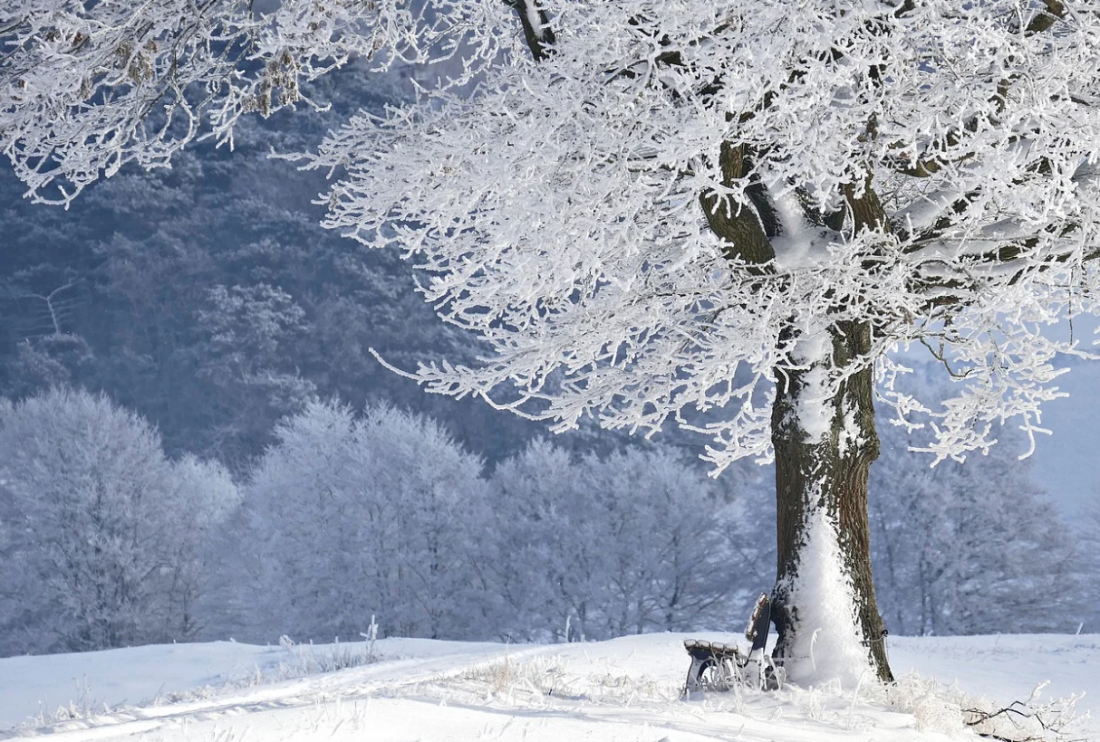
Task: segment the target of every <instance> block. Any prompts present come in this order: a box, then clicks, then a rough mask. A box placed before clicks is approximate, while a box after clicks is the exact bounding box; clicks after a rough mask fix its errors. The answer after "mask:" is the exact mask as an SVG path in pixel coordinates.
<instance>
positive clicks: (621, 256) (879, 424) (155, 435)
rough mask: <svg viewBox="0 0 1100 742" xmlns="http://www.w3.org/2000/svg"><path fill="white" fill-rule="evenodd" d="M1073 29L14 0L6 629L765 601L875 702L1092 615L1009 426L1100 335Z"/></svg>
mask: <svg viewBox="0 0 1100 742" xmlns="http://www.w3.org/2000/svg"><path fill="white" fill-rule="evenodd" d="M1096 38H1100V13H1098V12H1097V10H1096V9H1095V8H1094V7H1093V6H1092V4H1091V3H1089V2H1084V1H1083V0H983V1H981V2H977V3H962V4H959V3H953V2H948V0H858V1H849V0H806V1H800V2H777V3H767V4H746V3H743V2H738V1H735V0H731V1H729V2H715V3H702V2H696V1H693V0H676V1H674V2H667V1H662V2H653V1H652V0H627V1H625V2H616V3H590V2H585V1H583V0H560V2H548V1H544V0H500V2H481V1H479V0H421V1H419V2H406V1H405V0H382V1H381V2H366V3H359V2H327V0H308V1H307V0H275V1H273V2H260V3H252V2H248V3H239V2H236V1H235V0H206V1H205V2H201V3H194V2H192V1H191V0H170V1H169V2H164V3H160V4H155V5H133V4H130V3H124V2H118V1H117V0H103V1H102V2H89V3H79V2H77V3H70V2H65V1H64V0H16V1H15V2H14V3H12V4H10V7H5V8H4V9H0V148H2V153H3V154H4V156H5V157H6V160H7V163H8V164H10V167H7V166H5V167H4V168H3V170H2V171H0V209H2V212H0V220H2V221H0V225H2V232H0V234H2V240H3V245H2V249H0V320H2V321H0V564H2V565H3V567H4V569H3V571H2V572H0V656H3V655H11V656H13V655H27V654H29V655H34V654H47V653H58V652H80V651H89V650H100V649H107V648H114V647H131V646H138V645H144V644H168V643H171V642H176V641H203V640H217V639H229V638H232V639H234V640H239V641H245V642H252V643H256V644H263V643H282V644H283V645H285V646H290V645H292V644H293V643H295V642H302V641H305V642H309V641H334V640H337V641H338V640H340V639H343V640H349V639H350V640H356V639H357V638H366V639H367V640H368V641H369V642H373V641H375V640H376V639H379V638H382V639H387V638H389V639H397V638H402V637H404V638H426V639H432V640H462V641H495V642H505V643H508V644H511V643H543V644H553V643H563V644H565V643H572V642H588V641H601V640H608V639H612V638H614V637H622V636H626V635H631V634H648V633H655V632H686V631H699V630H707V629H714V628H716V627H718V628H723V629H728V628H729V627H731V626H735V625H738V624H740V623H742V622H743V620H744V617H745V615H746V614H747V613H748V611H749V609H750V608H751V606H752V605H753V604H754V601H755V600H756V598H757V596H758V595H759V594H760V593H762V592H763V593H766V594H767V595H769V596H770V623H772V624H774V626H775V642H774V645H773V646H772V648H771V657H773V658H774V661H775V662H776V664H777V667H778V668H779V669H780V670H782V671H783V672H782V677H783V679H784V681H790V682H792V683H793V684H795V686H796V687H798V686H799V685H800V684H801V685H804V686H805V687H808V688H811V689H812V688H813V687H815V686H816V685H820V684H822V683H830V682H832V683H839V684H840V685H841V686H844V687H854V688H855V689H856V694H857V695H858V693H859V689H860V687H862V686H863V684H864V682H865V680H866V679H867V678H868V677H870V678H872V679H877V682H874V681H872V683H873V685H874V687H875V688H876V689H877V690H875V691H874V692H875V693H878V692H880V691H882V689H884V688H889V687H893V684H894V683H895V681H896V677H895V673H894V671H893V669H892V667H891V664H890V660H889V658H888V656H887V637H888V636H890V635H895V636H906V635H908V636H950V635H973V634H983V633H984V634H1000V633H1026V634H1041V633H1063V634H1074V633H1076V634H1080V633H1081V632H1082V631H1083V630H1084V629H1085V627H1089V628H1090V629H1092V628H1093V627H1096V626H1100V577H1098V575H1100V505H1090V506H1088V507H1087V508H1085V509H1084V510H1083V511H1082V512H1083V513H1084V514H1085V517H1082V518H1079V519H1078V520H1077V521H1076V522H1073V523H1070V522H1068V521H1067V520H1066V519H1065V518H1064V516H1063V514H1062V513H1060V512H1059V511H1058V510H1057V509H1056V508H1055V507H1054V506H1053V505H1052V503H1051V501H1050V494H1051V493H1050V492H1048V491H1047V490H1045V489H1044V486H1043V483H1042V482H1041V481H1039V480H1038V478H1036V477H1035V476H1034V470H1033V468H1032V459H1031V458H1030V457H1031V456H1032V455H1033V454H1034V453H1035V452H1036V450H1037V448H1038V447H1041V446H1043V445H1044V444H1045V443H1046V442H1047V441H1046V435H1047V434H1048V433H1050V431H1049V430H1048V429H1047V428H1046V427H1045V426H1044V422H1043V411H1044V408H1045V407H1044V406H1045V405H1048V404H1049V403H1051V402H1053V401H1055V400H1057V399H1059V398H1060V397H1063V396H1064V394H1063V393H1062V391H1061V390H1060V387H1059V383H1060V382H1059V378H1060V377H1061V375H1062V374H1063V373H1065V372H1066V371H1067V370H1069V369H1071V368H1073V367H1077V366H1080V365H1081V364H1085V363H1088V362H1090V361H1094V360H1096V358H1097V357H1100V356H1098V354H1097V352H1096V350H1095V345H1094V344H1093V343H1092V341H1091V339H1090V338H1087V337H1086V338H1082V334H1084V335H1086V336H1087V335H1088V332H1087V331H1088V330H1091V329H1092V328H1093V327H1094V326H1095V325H1096V316H1097V315H1100V298H1098V297H1100V270H1098V269H1097V258H1098V257H1100V251H1098V250H1097V248H1096V241H1097V238H1098V234H1100V206H1098V205H1100V179H1098V178H1097V173H1098V171H1097V167H1096V162H1097V158H1098V157H1100V153H1098V151H1097V146H1098V145H1097V142H1100V58H1098V56H1097V52H1096V44H1095V39H1096ZM1082 331H1085V332H1082ZM765 624H766V625H767V624H768V621H765ZM882 692H886V691H882ZM884 698H885V696H884ZM853 706H854V701H853ZM966 713H970V712H969V711H968V712H966ZM849 715H851V714H849ZM994 715H996V714H994ZM1027 718H1029V719H1034V718H1035V717H1034V716H1028V717H1027ZM968 723H969V722H968ZM999 738H1002V739H1004V738H1005V737H999Z"/></svg>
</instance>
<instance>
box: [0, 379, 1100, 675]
mask: <svg viewBox="0 0 1100 742" xmlns="http://www.w3.org/2000/svg"><path fill="white" fill-rule="evenodd" d="M272 440H273V442H272V443H271V445H269V446H268V447H267V449H266V450H265V452H264V454H263V455H262V456H260V457H258V458H257V459H255V460H254V461H253V462H252V463H251V465H250V467H249V469H248V471H247V472H245V473H243V474H241V475H239V476H238V477H237V478H236V479H234V478H233V477H232V476H231V475H230V474H229V472H228V470H227V469H226V467H224V466H223V465H222V464H221V463H219V462H217V461H213V460H203V459H199V458H197V457H195V456H194V455H191V454H185V455H182V456H179V457H176V458H171V457H169V456H168V455H166V454H165V453H164V450H163V446H162V441H161V439H160V436H159V434H158V432H157V431H156V429H155V428H154V427H153V426H151V425H150V424H149V423H148V422H147V421H146V420H145V419H144V418H142V417H141V416H139V415H137V414H135V413H133V412H131V411H129V410H126V409H125V408H123V407H120V406H119V405H117V404H115V403H113V402H112V401H111V400H109V399H108V398H107V397H106V396H104V395H102V394H92V393H89V392H86V391H74V390H70V389H66V388H56V389H54V390H51V391H48V392H45V393H40V394H36V395H32V396H29V397H27V398H25V399H23V400H20V401H17V402H14V403H12V402H8V401H5V402H4V403H3V405H2V406H0V450H3V451H4V452H5V456H4V458H3V460H2V461H0V564H3V565H4V569H3V571H2V572H0V655H10V654H21V653H42V652H56V651H78V650H90V649H101V648H107V647H116V646H128V645H134V644H142V643H150V642H168V641H186V640H196V639H216V638H228V637H233V638H236V639H239V640H247V641H255V642H273V641H275V640H276V639H278V637H279V636H281V635H283V634H286V635H289V636H291V637H293V638H295V639H297V640H301V639H315V640H319V641H325V640H332V639H333V638H334V637H340V638H341V639H342V640H347V639H356V638H358V636H359V634H360V633H361V632H363V631H366V630H367V627H368V626H369V624H370V623H371V619H372V617H374V618H375V619H376V620H377V622H378V625H379V626H380V628H381V633H382V635H384V636H387V635H388V636H420V637H431V638H450V639H487V640H510V641H572V640H583V639H604V638H609V637H613V636H619V635H623V634H630V633H641V632H649V631H687V630H697V629H726V630H737V629H738V628H739V627H740V625H741V623H742V621H743V620H744V616H745V614H746V611H747V610H748V607H749V605H750V604H751V602H752V599H753V598H754V596H755V594H756V593H757V592H758V591H759V590H761V589H762V588H763V587H765V586H766V585H767V583H768V580H769V579H770V574H771V571H772V570H773V569H774V541H773V536H772V533H771V529H770V528H769V524H770V516H771V512H770V507H769V506H768V505H766V504H765V503H770V502H771V500H770V498H769V496H768V493H767V491H766V490H767V489H768V483H767V481H766V478H764V477H758V478H756V479H753V478H752V477H751V476H743V477H740V478H738V479H737V480H736V484H735V485H733V486H732V489H731V488H730V487H731V486H730V485H719V484H718V483H717V482H715V481H714V480H711V479H710V478H708V477H707V476H706V474H705V471H704V470H703V469H702V467H701V466H700V465H699V463H698V462H696V461H693V460H691V459H690V458H688V457H686V456H685V453H684V451H683V450H682V449H680V448H676V447H668V446H660V445H650V446H644V447H642V446H634V447H630V448H622V449H619V450H615V451H613V452H611V453H608V454H606V455H603V456H598V455H595V454H583V455H582V454H578V453H575V452H570V451H568V450H566V449H563V448H560V447H557V446H555V445H554V444H552V443H550V442H547V441H545V440H535V441H533V442H532V443H530V444H528V445H527V446H526V447H525V448H523V449H522V450H521V451H520V452H518V453H516V454H514V455H512V456H509V457H508V458H505V459H504V460H502V461H500V462H499V463H498V464H497V465H496V466H495V467H492V468H490V467H487V466H486V463H485V461H484V459H483V458H482V457H480V456H477V455H475V454H473V453H471V452H470V451H469V450H468V449H467V448H466V447H465V446H463V445H462V444H460V443H459V442H458V441H457V440H456V439H455V438H454V437H452V436H451V435H450V434H449V433H448V432H447V431H446V430H445V429H444V428H443V426H442V425H440V424H439V423H438V422H436V421H435V420H433V419H431V418H428V417H425V416H423V415H420V414H416V413H412V412H408V411H405V410H400V409H398V408H395V407H393V406H389V405H371V406H368V407H366V408H365V409H364V410H362V411H356V410H355V409H354V408H353V407H351V406H349V405H347V404H344V403H340V402H334V401H329V402H322V401H317V400H311V401H308V402H306V404H305V405H304V406H303V408H302V409H301V410H300V411H299V412H297V413H295V414H294V415H292V416H289V417H286V418H284V419H282V420H281V421H279V422H278V423H277V424H276V425H275V428H274V430H273V431H272ZM902 443H904V440H903V439H902V438H901V437H898V436H895V437H894V440H889V441H888V445H887V447H886V451H885V456H884V458H885V463H884V466H883V467H881V469H880V471H881V472H882V473H881V474H880V475H878V476H879V479H878V481H877V482H876V483H875V484H876V487H875V488H874V489H873V492H875V493H876V497H875V498H874V502H873V509H872V514H873V519H874V520H873V522H874V526H875V533H874V537H875V542H874V543H875V549H876V551H875V554H874V558H875V559H876V564H877V565H878V566H879V582H878V590H879V593H880V603H881V605H882V607H883V610H884V613H885V617H886V623H887V625H888V627H889V628H890V629H891V631H892V632H894V633H897V634H924V633H935V634H970V633H1000V632H1042V631H1062V632H1065V631H1072V630H1074V629H1075V628H1076V626H1077V623H1078V622H1084V623H1085V624H1086V625H1087V626H1090V627H1092V626H1093V625H1094V624H1095V623H1096V622H1097V621H1098V620H1100V615H1098V614H1097V611H1096V609H1095V605H1096V597H1097V595H1096V585H1095V579H1094V578H1092V580H1091V582H1090V580H1089V578H1088V574H1087V572H1088V569H1089V567H1090V565H1091V564H1092V563H1091V562H1090V561H1089V559H1090V557H1089V554H1090V553H1091V552H1090V551H1089V548H1088V545H1089V543H1091V542H1089V541H1087V540H1086V541H1085V542H1084V543H1083V545H1082V549H1081V550H1078V548H1077V547H1076V546H1075V544H1074V539H1073V538H1072V534H1071V533H1070V532H1069V530H1068V529H1067V528H1066V527H1065V526H1063V525H1062V524H1061V523H1060V522H1059V521H1058V520H1057V518H1056V517H1055V515H1054V513H1053V512H1052V511H1051V509H1050V507H1049V506H1048V505H1047V503H1046V502H1045V500H1044V496H1043V494H1042V492H1041V491H1040V490H1039V488H1038V487H1036V486H1035V484H1034V483H1033V482H1032V481H1031V480H1030V479H1029V477H1028V466H1027V464H1026V463H1025V462H1020V461H1019V460H1017V459H1015V458H1008V457H1002V458H998V457H990V458H981V459H977V460H975V461H974V462H973V463H972V464H971V465H968V466H960V465H957V464H943V465H941V466H940V467H937V468H936V469H929V468H928V467H927V465H926V463H925V462H924V461H923V460H922V459H920V458H918V457H915V456H914V455H913V454H911V453H909V452H907V450H906V449H905V447H904V445H899V444H902ZM745 473H746V474H747V475H748V474H752V473H755V472H753V470H752V469H746V470H745ZM1098 532H1100V530H1096V529H1093V531H1091V532H1089V534H1090V535H1091V536H1092V537H1095V535H1096V533H1098ZM1081 555H1084V557H1085V558H1084V559H1079V558H1078V556H1081ZM1082 565H1084V566H1082Z"/></svg>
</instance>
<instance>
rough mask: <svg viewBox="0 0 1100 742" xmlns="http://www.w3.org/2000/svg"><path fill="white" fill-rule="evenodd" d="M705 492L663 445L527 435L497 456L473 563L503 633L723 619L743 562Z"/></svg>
mask: <svg viewBox="0 0 1100 742" xmlns="http://www.w3.org/2000/svg"><path fill="white" fill-rule="evenodd" d="M713 490H714V488H713V486H711V485H710V484H709V483H708V482H707V481H706V478H705V477H704V476H703V473H702V472H700V471H698V470H697V469H693V468H692V467H690V466H687V465H685V464H684V463H683V462H682V461H680V460H679V459H678V457H677V455H676V454H675V453H673V452H671V451H668V450H663V449H656V450H652V451H639V450H636V449H630V450H626V451H620V452H617V453H613V454H611V455H609V456H606V457H604V458H598V457H596V456H593V455H586V456H582V457H576V456H571V455H570V454H569V453H568V452H567V451H564V450H561V449H558V448H555V447H554V446H552V445H550V444H549V443H547V442H545V441H537V442H535V443H532V444H531V445H530V446H528V448H527V449H526V450H525V451H524V452H523V453H521V454H519V455H517V456H515V457H513V458H511V459H508V460H506V461H504V462H502V463H501V464H500V465H499V466H498V467H497V469H496V471H495V472H494V474H493V477H492V480H491V491H492V494H491V496H492V498H493V500H492V502H493V506H492V511H493V515H492V526H491V527H490V528H489V529H488V533H487V534H486V537H487V540H488V541H489V542H490V544H491V546H492V549H493V551H492V552H491V554H490V555H489V558H488V559H487V560H486V562H485V564H484V565H483V566H482V567H481V570H483V572H484V574H485V576H486V579H487V584H488V585H489V587H490V594H493V595H496V596H499V597H500V599H501V602H502V605H501V607H500V610H501V613H500V614H499V618H497V619H496V623H497V624H498V625H499V626H500V627H501V628H500V630H501V633H502V634H503V635H505V636H508V637H511V638H521V639H525V640H530V639H540V638H553V639H557V640H565V641H572V640H576V639H605V638H610V637H614V636H622V635H624V634H631V633H642V632H644V631H677V630H678V631H683V630H687V629H691V628H699V627H711V628H713V627H715V626H720V625H722V624H723V623H724V622H725V620H726V619H728V617H729V612H728V607H727V605H726V603H727V602H728V601H729V599H730V598H731V597H732V595H733V593H734V590H735V587H736V586H737V582H738V578H739V577H742V576H743V572H744V568H743V567H744V565H743V563H742V561H741V560H740V559H739V558H738V557H737V555H736V554H735V550H734V548H733V546H732V545H731V544H730V543H729V541H728V538H727V537H728V531H727V529H726V527H725V523H724V522H723V519H722V515H721V510H722V506H723V503H722V502H721V500H720V499H719V498H717V497H716V496H715V492H714V491H713Z"/></svg>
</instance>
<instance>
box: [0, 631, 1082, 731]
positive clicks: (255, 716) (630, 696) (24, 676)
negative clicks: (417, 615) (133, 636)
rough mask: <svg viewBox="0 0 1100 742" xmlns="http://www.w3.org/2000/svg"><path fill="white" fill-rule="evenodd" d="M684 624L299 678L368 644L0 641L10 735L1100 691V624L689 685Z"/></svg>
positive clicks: (884, 716) (949, 727)
mask: <svg viewBox="0 0 1100 742" xmlns="http://www.w3.org/2000/svg"><path fill="white" fill-rule="evenodd" d="M685 636H686V635H680V634H650V635H644V636H633V637H624V638H620V639H615V640H612V641H607V642H598V643H591V644H568V645H545V646H532V645H527V646H508V645H499V644H473V643H461V642H434V641H430V640H416V639H387V640H381V641H379V642H378V643H377V645H376V654H377V661H376V662H373V663H372V664H368V665H364V666H361V667H355V668H350V669H346V670H341V671H338V672H333V673H327V674H314V675H306V676H303V677H298V678H294V679H289V680H287V679H283V680H279V678H280V677H286V676H288V675H293V674H294V673H295V672H296V671H297V669H298V668H301V667H305V666H308V665H309V664H310V662H311V660H309V658H308V656H306V655H308V653H316V654H317V655H319V656H323V655H324V654H325V653H326V652H331V651H346V649H347V648H348V647H349V646H355V645H346V644H345V645H340V647H339V648H333V647H332V646H331V645H330V646H317V647H312V648H311V647H308V645H307V647H304V648H303V647H293V648H287V647H255V646H249V645H242V644H235V643H231V642H216V643H210V644H192V645H165V646H152V647H138V648H133V649H122V650H111V651H106V652H94V653H86V654H69V655H55V656H45V657H15V658H8V659H0V738H14V739H24V738H32V737H37V736H40V735H42V734H49V736H50V738H51V739H55V740H59V741H65V742H69V741H71V742H82V741H84V740H93V739H94V740H122V739H126V740H147V741H148V742H174V741H176V740H180V741H182V740H188V741H189V742H191V741H198V742H238V741H240V742H243V740H246V739H247V740H250V741H251V742H257V741H258V742H274V741H275V740H279V741H282V740H314V739H332V740H336V741H337V742H340V741H341V740H348V742H351V741H352V740H355V741H356V742H362V741H363V740H379V741H382V740H385V741H387V742H388V741H391V740H392V741H393V742H406V741H407V742H413V741H414V740H437V741H446V740H456V741H458V740H477V739H497V740H505V741H506V742H511V741H515V742H519V741H520V740H526V741H527V742H539V741H542V740H546V741H547V742H549V741H550V740H583V739H597V740H601V742H610V741H612V740H638V741H639V742H640V741H643V740H648V741H650V742H700V741H703V740H719V739H721V740H738V741H740V742H764V741H765V740H772V741H774V742H811V741H814V742H832V741H833V740H837V741H840V740H859V741H860V742H895V741H896V742H911V741H912V742H939V741H941V740H954V739H972V740H976V739H978V737H977V736H976V735H975V734H974V733H973V732H972V731H970V730H967V729H965V728H963V726H962V724H961V722H960V714H959V706H960V705H963V704H970V703H976V702H977V701H976V700H975V699H973V698H971V697H967V696H966V695H964V693H963V691H964V690H965V692H966V693H971V694H974V695H984V696H988V697H990V698H992V699H995V702H996V703H999V704H1002V705H1003V704H1006V703H1009V702H1011V701H1013V700H1017V699H1019V700H1024V699H1026V698H1027V697H1028V695H1029V694H1030V693H1031V691H1032V689H1033V688H1034V686H1035V684H1036V683H1038V682H1040V681H1042V680H1045V679H1047V678H1052V679H1053V681H1054V682H1053V683H1052V684H1051V685H1050V686H1048V687H1047V688H1046V689H1044V691H1043V698H1044V699H1045V698H1047V697H1048V696H1052V695H1053V696H1064V695H1068V694H1070V693H1080V692H1082V691H1088V692H1089V695H1087V696H1085V698H1084V699H1082V700H1081V701H1080V703H1079V705H1078V711H1079V712H1081V711H1084V710H1086V707H1087V706H1089V705H1090V702H1092V703H1094V702H1095V701H1094V696H1100V677H1098V675H1100V672H1098V671H1097V670H1098V668H1100V636H1084V637H1071V636H1070V637H1066V636H1001V637H954V638H942V639H940V638H922V639H912V638H899V639H893V640H891V660H892V662H893V665H894V669H895V672H896V673H897V674H898V676H899V677H900V678H901V680H900V682H899V684H898V686H897V687H896V688H894V689H890V690H886V689H884V688H882V687H880V686H877V685H875V684H873V683H869V682H867V683H863V684H861V685H860V687H859V688H858V689H857V688H854V687H851V686H845V685H844V684H842V683H840V682H835V681H834V682H833V683H829V684H826V685H824V686H823V687H819V688H797V687H795V686H792V685H788V686H786V687H785V688H783V689H782V690H780V691H779V692H776V693H761V692H756V691H750V690H736V689H735V690H734V691H731V692H729V693H710V694H702V695H700V696H698V697H693V698H691V699H688V700H686V701H685V700H681V698H680V690H681V687H682V683H683V680H684V675H685V674H686V671H687V666H688V658H687V655H686V653H685V652H684V651H683V648H682V642H683V639H684V638H685ZM692 636H693V637H697V638H706V639H711V640H714V641H724V642H733V641H737V640H738V637H737V636H736V635H733V634H717V633H714V634H708V633H705V632H704V633H700V634H693V635H692ZM360 646H361V645H360ZM914 671H915V672H919V673H921V674H920V675H914V674H913V672H914ZM272 680H274V681H275V682H271V681H272ZM956 680H957V681H958V688H955V689H952V688H951V687H950V686H952V684H954V683H955V682H956ZM70 702H71V705H72V708H73V709H74V710H75V712H76V713H75V714H74V716H76V718H71V719H62V720H57V721H53V722H52V723H46V722H49V721H50V720H49V719H48V718H47V715H48V711H47V710H48V709H49V708H50V706H51V705H53V704H57V705H58V706H65V707H69V704H70ZM104 704H106V706H108V707H110V708H109V710H107V711H103V709H104ZM85 707H86V708H85ZM85 711H91V712H92V715H90V716H88V715H86V714H85V713H84V712H85ZM36 716H37V717H38V719H37V721H36V720H35V717H36ZM1073 731H1074V734H1073V735H1072V736H1069V737H1067V739H1084V740H1092V739H1100V725H1098V724H1097V720H1095V719H1084V720H1083V721H1082V722H1081V723H1080V724H1079V726H1078V727H1077V728H1076V729H1075V730H1073Z"/></svg>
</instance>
